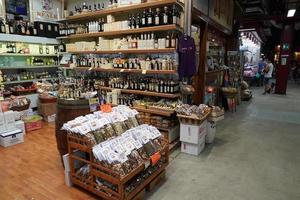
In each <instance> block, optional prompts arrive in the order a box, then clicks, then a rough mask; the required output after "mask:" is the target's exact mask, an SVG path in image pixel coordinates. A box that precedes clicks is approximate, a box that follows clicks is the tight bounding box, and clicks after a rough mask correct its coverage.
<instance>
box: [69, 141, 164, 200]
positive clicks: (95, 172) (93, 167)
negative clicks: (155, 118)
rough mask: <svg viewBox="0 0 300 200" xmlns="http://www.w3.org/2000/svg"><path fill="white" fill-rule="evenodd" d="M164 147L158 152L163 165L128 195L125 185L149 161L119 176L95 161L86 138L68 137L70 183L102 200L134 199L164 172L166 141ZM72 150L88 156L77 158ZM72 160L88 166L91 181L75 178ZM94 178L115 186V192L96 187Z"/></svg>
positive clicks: (90, 145) (103, 187) (141, 170)
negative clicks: (163, 160)
mask: <svg viewBox="0 0 300 200" xmlns="http://www.w3.org/2000/svg"><path fill="white" fill-rule="evenodd" d="M164 144H165V145H164V147H163V148H162V149H161V150H160V154H161V156H162V158H163V159H165V163H164V164H163V165H162V166H161V167H160V168H159V169H158V170H157V171H155V172H154V173H153V174H152V175H151V176H149V177H148V178H147V179H146V180H145V181H144V182H142V183H141V184H140V185H139V186H138V187H137V188H135V189H134V190H132V191H131V192H129V193H126V192H125V188H126V186H127V183H128V182H130V181H131V180H132V179H133V178H135V177H136V176H137V175H138V174H139V173H141V172H143V171H144V170H145V169H146V166H148V164H149V163H151V162H150V160H145V162H144V163H142V164H141V165H140V166H138V167H137V168H135V169H133V170H132V171H131V172H130V173H129V174H127V175H126V176H120V175H119V174H118V173H116V172H115V171H113V170H112V169H110V168H108V167H105V166H103V165H101V164H100V163H98V162H96V159H95V158H94V156H93V153H92V144H91V141H89V140H88V139H87V138H81V137H78V136H77V135H68V149H69V155H70V159H69V162H70V169H71V174H72V176H71V179H72V182H73V183H74V184H75V185H77V186H80V187H82V188H84V189H86V190H88V191H90V192H92V193H94V194H96V195H97V196H99V197H101V198H103V199H109V200H127V199H128V200H131V199H135V198H136V197H137V196H139V194H140V192H142V191H143V190H145V188H146V186H147V185H149V184H150V183H151V182H152V181H153V180H154V179H155V178H156V177H157V176H159V175H160V174H161V172H162V171H164V170H165V168H166V166H167V165H168V163H169V145H168V141H166V140H165V141H164ZM74 150H80V151H83V152H86V154H87V155H88V156H87V158H86V159H85V158H81V157H77V156H75V155H74V154H73V152H74ZM74 160H79V161H81V162H84V163H86V164H89V166H90V175H91V176H92V180H85V181H82V180H80V179H78V177H76V174H75V169H74ZM96 178H100V179H102V180H104V181H106V182H108V183H110V184H112V185H114V186H116V188H117V190H116V191H114V190H112V189H110V188H107V187H105V186H101V185H98V184H97V183H96V182H95V180H96Z"/></svg>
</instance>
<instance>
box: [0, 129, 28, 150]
mask: <svg viewBox="0 0 300 200" xmlns="http://www.w3.org/2000/svg"><path fill="white" fill-rule="evenodd" d="M22 142H24V135H23V132H22V130H21V129H15V130H13V131H7V132H5V133H2V134H0V145H1V146H3V147H9V146H13V145H15V144H19V143H22Z"/></svg>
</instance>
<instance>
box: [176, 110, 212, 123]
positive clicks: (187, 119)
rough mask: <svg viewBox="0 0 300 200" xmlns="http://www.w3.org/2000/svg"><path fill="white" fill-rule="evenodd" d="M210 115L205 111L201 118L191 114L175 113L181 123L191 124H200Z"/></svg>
mask: <svg viewBox="0 0 300 200" xmlns="http://www.w3.org/2000/svg"><path fill="white" fill-rule="evenodd" d="M209 115H210V112H207V113H206V114H205V115H204V116H203V117H202V118H199V117H197V116H195V115H193V116H186V115H180V114H177V117H178V119H179V121H180V123H182V124H192V125H200V124H202V122H203V121H205V120H206V119H207V117H208V116H209Z"/></svg>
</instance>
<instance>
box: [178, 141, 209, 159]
mask: <svg viewBox="0 0 300 200" xmlns="http://www.w3.org/2000/svg"><path fill="white" fill-rule="evenodd" d="M204 138H205V137H204ZM204 141H205V140H204ZM204 141H203V142H202V143H200V144H191V143H187V142H181V152H182V153H187V154H191V155H195V156H198V155H199V154H200V153H201V152H202V151H203V149H204V147H205V142H204Z"/></svg>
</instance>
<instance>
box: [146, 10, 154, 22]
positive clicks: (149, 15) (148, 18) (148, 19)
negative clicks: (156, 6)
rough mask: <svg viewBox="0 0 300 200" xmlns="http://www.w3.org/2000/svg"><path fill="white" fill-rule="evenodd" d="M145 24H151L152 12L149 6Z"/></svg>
mask: <svg viewBox="0 0 300 200" xmlns="http://www.w3.org/2000/svg"><path fill="white" fill-rule="evenodd" d="M147 26H153V13H152V9H151V8H149V12H148V14H147Z"/></svg>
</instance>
